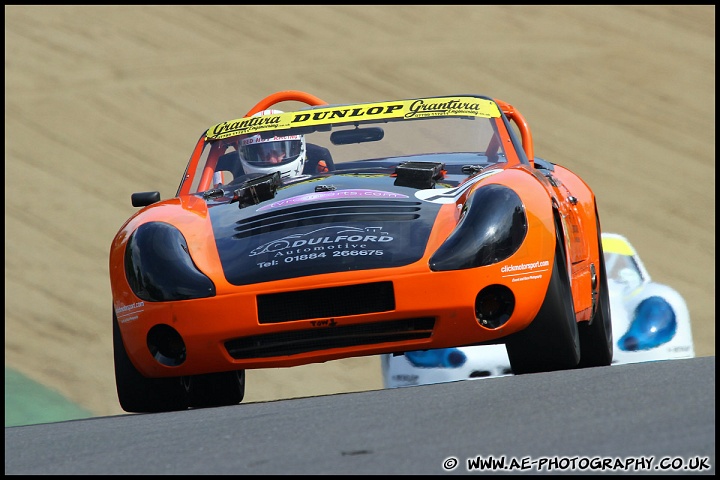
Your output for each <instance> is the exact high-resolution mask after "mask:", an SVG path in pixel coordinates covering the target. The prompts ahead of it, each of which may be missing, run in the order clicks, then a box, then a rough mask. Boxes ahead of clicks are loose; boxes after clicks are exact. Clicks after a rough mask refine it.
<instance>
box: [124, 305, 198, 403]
mask: <svg viewBox="0 0 720 480" xmlns="http://www.w3.org/2000/svg"><path fill="white" fill-rule="evenodd" d="M113 353H114V358H115V385H116V387H117V395H118V400H119V401H120V406H121V407H122V409H123V410H125V411H126V412H133V413H152V412H170V411H175V410H185V409H187V408H188V407H189V399H188V394H187V389H186V387H185V383H184V382H183V378H182V377H172V378H147V377H144V376H143V375H142V374H141V373H140V372H138V370H137V369H136V368H135V366H134V365H133V364H132V362H131V361H130V357H128V354H127V351H126V350H125V345H123V341H122V335H121V334H120V327H119V326H118V322H117V317H116V316H115V310H114V309H113Z"/></svg>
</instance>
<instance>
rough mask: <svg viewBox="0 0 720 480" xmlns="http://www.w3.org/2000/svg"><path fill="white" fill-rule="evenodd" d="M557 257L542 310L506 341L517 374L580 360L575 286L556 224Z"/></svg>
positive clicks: (571, 365) (560, 367)
mask: <svg viewBox="0 0 720 480" xmlns="http://www.w3.org/2000/svg"><path fill="white" fill-rule="evenodd" d="M555 237H556V245H555V261H554V264H553V269H552V276H551V277H550V284H549V285H548V289H547V292H546V294H545V300H544V301H543V304H542V306H541V307H540V311H539V312H538V314H537V316H536V317H535V319H534V320H533V321H532V323H530V325H529V326H528V327H527V328H526V329H525V330H523V331H521V332H518V333H516V334H514V335H513V336H512V337H511V338H510V339H508V341H507V342H506V343H505V349H506V350H507V353H508V357H509V358H510V367H511V368H512V371H513V373H514V374H516V375H519V374H524V373H536V372H549V371H554V370H568V369H571V368H575V367H576V366H577V365H578V362H579V361H580V339H579V334H578V326H577V320H576V317H575V307H574V303H573V297H572V287H571V285H570V277H569V274H568V269H567V260H566V257H565V249H564V247H563V240H562V239H563V236H562V233H561V232H560V231H559V229H558V228H557V227H556V232H555Z"/></svg>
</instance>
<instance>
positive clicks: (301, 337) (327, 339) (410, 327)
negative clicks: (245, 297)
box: [225, 317, 435, 360]
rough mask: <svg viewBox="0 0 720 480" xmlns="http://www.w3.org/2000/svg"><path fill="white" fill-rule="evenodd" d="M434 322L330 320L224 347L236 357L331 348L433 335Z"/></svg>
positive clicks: (233, 342) (412, 319) (419, 320)
mask: <svg viewBox="0 0 720 480" xmlns="http://www.w3.org/2000/svg"><path fill="white" fill-rule="evenodd" d="M434 326H435V318H433V317H422V318H408V319H403V320H392V321H387V322H376V323H365V324H361V325H345V326H338V325H337V324H336V323H335V322H334V321H329V322H328V323H326V324H325V326H322V327H316V328H312V329H310V330H296V331H293V332H282V333H269V334H265V335H256V336H253V337H244V338H236V339H234V340H229V341H227V342H225V348H226V349H227V351H228V353H229V354H230V356H231V357H233V358H234V359H236V360H239V359H242V358H267V357H280V356H284V355H295V354H298V353H305V352H314V351H319V350H328V349H331V348H343V347H354V346H359V345H375V344H379V343H387V342H400V341H404V340H418V339H423V338H430V336H431V335H432V330H433V327H434Z"/></svg>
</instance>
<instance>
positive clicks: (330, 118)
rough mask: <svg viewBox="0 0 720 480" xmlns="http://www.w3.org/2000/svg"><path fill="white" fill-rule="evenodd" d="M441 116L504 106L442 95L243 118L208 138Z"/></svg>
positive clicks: (492, 114)
mask: <svg viewBox="0 0 720 480" xmlns="http://www.w3.org/2000/svg"><path fill="white" fill-rule="evenodd" d="M438 116H475V117H483V118H499V117H500V109H499V108H498V106H497V104H496V103H495V102H493V101H491V100H488V99H484V98H477V97H440V98H426V99H416V100H399V101H394V102H381V103H365V104H357V105H347V106H334V107H327V108H318V109H314V110H312V111H307V112H289V113H281V114H276V115H263V116H258V117H243V118H239V119H236V120H230V121H228V122H223V123H219V124H217V125H215V126H213V127H211V128H209V129H208V131H207V132H206V134H205V137H206V139H208V140H219V139H222V138H227V137H232V136H235V135H242V134H247V133H254V132H262V131H270V130H277V129H287V128H295V127H308V126H315V125H328V124H332V123H342V122H360V121H372V120H387V119H400V118H426V117H438Z"/></svg>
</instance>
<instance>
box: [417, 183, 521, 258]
mask: <svg viewBox="0 0 720 480" xmlns="http://www.w3.org/2000/svg"><path fill="white" fill-rule="evenodd" d="M463 210H464V212H463V217H462V218H461V219H460V222H458V225H457V227H455V230H453V232H452V233H451V234H450V236H448V238H447V240H445V242H444V243H443V244H442V245H441V246H440V248H438V250H437V251H436V252H435V253H434V254H433V256H432V257H431V258H430V269H431V270H433V271H447V270H463V269H466V268H475V267H481V266H485V265H492V264H494V263H498V262H501V261H503V260H505V259H507V258H508V257H510V256H511V255H512V254H513V253H515V252H516V251H517V250H518V249H519V248H520V245H522V242H523V240H524V239H525V237H526V235H527V230H528V222H527V216H526V215H525V207H524V206H523V203H522V200H521V199H520V196H518V194H517V193H515V192H514V191H513V190H512V189H510V188H508V187H506V186H504V185H498V184H492V185H486V186H483V187H480V188H478V190H477V191H475V192H474V193H472V194H471V195H470V196H469V198H468V201H467V202H466V203H465V205H464V206H463Z"/></svg>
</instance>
